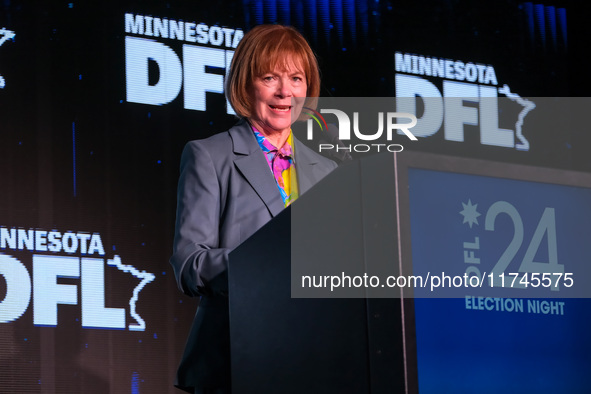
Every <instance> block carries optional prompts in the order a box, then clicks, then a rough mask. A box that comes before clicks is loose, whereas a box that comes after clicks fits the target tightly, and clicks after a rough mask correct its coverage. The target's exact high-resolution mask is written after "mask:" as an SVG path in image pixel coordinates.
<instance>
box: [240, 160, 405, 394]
mask: <svg viewBox="0 0 591 394" xmlns="http://www.w3.org/2000/svg"><path fill="white" fill-rule="evenodd" d="M394 161H395V159H394V156H393V155H392V154H379V155H375V156H370V157H367V158H364V159H363V160H359V161H355V162H350V163H348V164H346V165H343V166H341V167H339V168H337V169H336V170H335V171H334V172H333V173H331V174H330V175H329V176H327V177H326V178H325V179H323V180H322V181H321V182H319V183H318V184H317V185H315V186H314V187H313V188H312V189H311V190H310V191H308V192H307V193H306V194H304V195H303V196H301V197H300V198H299V199H298V200H297V201H295V202H294V203H293V204H292V205H291V206H290V207H288V208H287V209H285V210H284V211H283V212H281V213H280V214H279V215H278V216H277V217H275V218H274V219H273V220H272V221H271V222H269V223H267V225H265V226H264V227H263V228H261V229H260V230H259V231H258V232H257V233H255V234H254V235H253V236H252V237H251V238H250V239H249V240H247V241H246V242H244V243H243V244H242V245H240V246H239V247H238V248H237V249H235V250H234V251H233V252H232V253H231V254H230V266H229V269H228V275H229V294H230V336H231V361H232V392H233V393H235V394H241V393H244V394H246V393H258V394H265V393H269V394H271V393H273V394H276V393H281V394H288V393H294V394H295V393H298V394H301V393H306V394H313V393H339V394H344V393H355V394H361V393H372V394H376V393H401V392H405V364H404V342H403V323H402V316H401V315H402V308H401V300H400V299H399V298H384V296H383V294H380V289H373V288H370V289H366V288H364V287H363V286H362V287H354V288H349V289H346V290H343V289H335V291H333V292H330V289H328V290H327V289H326V288H314V287H313V286H312V288H306V289H304V290H305V291H304V292H303V293H301V294H300V295H299V296H298V297H303V298H292V286H293V287H294V290H298V291H300V292H302V289H301V281H300V278H301V276H302V275H316V277H318V278H320V277H321V275H322V274H325V275H341V274H342V273H346V274H347V275H350V276H354V275H363V274H364V273H371V274H372V275H382V276H384V277H385V276H387V275H398V274H399V257H398V256H399V253H398V233H397V228H398V217H397V211H396V207H397V204H396V190H395V188H396V182H395V163H394ZM390 176H391V178H390V179H388V178H389V177H390ZM292 267H293V268H292ZM292 277H293V278H295V279H294V281H293V284H292ZM298 286H300V289H298ZM372 292H373V293H372ZM294 294H295V292H294ZM327 294H328V295H330V296H332V298H326V297H325V296H326V295H327ZM318 297H324V298H318Z"/></svg>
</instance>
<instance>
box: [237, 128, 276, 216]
mask: <svg viewBox="0 0 591 394" xmlns="http://www.w3.org/2000/svg"><path fill="white" fill-rule="evenodd" d="M229 133H230V137H231V138H232V142H233V144H234V154H235V159H234V164H235V165H236V167H237V168H238V170H239V171H240V172H241V173H242V175H243V176H244V178H245V179H246V181H247V182H248V183H249V184H250V185H251V186H252V188H253V189H254V190H255V191H256V193H257V194H258V195H259V197H260V198H261V200H263V202H264V203H265V205H266V206H267V208H268V209H269V212H271V215H273V216H276V215H277V214H278V213H279V212H281V211H282V210H283V208H285V206H284V204H283V199H282V198H281V194H280V193H279V189H278V188H277V185H276V184H275V180H274V179H273V175H272V174H271V171H270V170H269V165H268V164H267V161H266V160H265V156H264V155H263V152H262V151H261V148H260V147H259V145H258V143H257V141H256V139H255V138H254V134H253V132H252V130H251V128H250V125H249V124H248V123H247V122H246V121H242V122H240V123H238V124H237V125H236V126H234V127H232V128H231V129H230V130H229Z"/></svg>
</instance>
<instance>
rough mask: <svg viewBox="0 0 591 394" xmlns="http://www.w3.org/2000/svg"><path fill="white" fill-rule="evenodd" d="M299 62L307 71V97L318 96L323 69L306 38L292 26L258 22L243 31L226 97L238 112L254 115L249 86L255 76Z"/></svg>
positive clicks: (234, 58) (231, 70)
mask: <svg viewBox="0 0 591 394" xmlns="http://www.w3.org/2000/svg"><path fill="white" fill-rule="evenodd" d="M292 62H293V63H295V64H299V65H301V67H302V68H303V70H302V71H303V72H304V74H305V75H306V84H307V92H306V96H307V97H318V94H319V93H320V72H319V71H318V61H317V60H316V56H315V55H314V52H312V49H311V48H310V45H308V42H307V41H306V39H305V38H304V37H303V36H302V35H301V34H300V32H298V31H297V30H296V29H294V28H293V27H291V26H283V25H259V26H256V27H254V28H253V29H252V30H250V31H249V32H248V33H246V34H245V35H244V37H243V38H242V40H240V43H239V44H238V47H237V48H236V52H235V53H234V57H233V58H232V64H231V66H230V71H229V72H228V76H227V79H226V98H227V99H228V102H229V103H230V105H231V106H232V108H234V111H235V112H236V114H237V115H238V116H241V117H245V118H249V117H250V116H251V114H252V113H251V111H252V106H251V94H250V91H249V89H251V87H252V82H253V81H254V78H255V77H258V76H261V75H263V74H265V73H268V72H270V71H273V70H275V68H276V67H279V68H283V69H288V68H289V66H291V63H292Z"/></svg>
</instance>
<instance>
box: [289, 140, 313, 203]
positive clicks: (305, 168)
mask: <svg viewBox="0 0 591 394" xmlns="http://www.w3.org/2000/svg"><path fill="white" fill-rule="evenodd" d="M294 145H295V155H296V173H297V176H298V188H299V194H300V195H302V194H304V193H305V192H307V191H308V190H309V189H310V188H311V187H312V186H314V184H315V183H316V182H317V181H318V179H316V177H315V176H314V166H315V165H316V164H317V163H318V159H317V158H316V157H314V156H312V155H310V154H308V153H309V152H310V151H309V150H308V149H306V146H305V145H304V144H303V143H302V142H300V141H299V140H298V139H296V138H295V136H294Z"/></svg>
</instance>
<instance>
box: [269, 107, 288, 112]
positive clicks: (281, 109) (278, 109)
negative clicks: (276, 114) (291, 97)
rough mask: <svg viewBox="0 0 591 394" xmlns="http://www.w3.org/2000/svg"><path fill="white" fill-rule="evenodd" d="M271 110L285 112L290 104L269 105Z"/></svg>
mask: <svg viewBox="0 0 591 394" xmlns="http://www.w3.org/2000/svg"><path fill="white" fill-rule="evenodd" d="M269 107H271V109H272V110H275V111H281V112H287V111H289V110H290V109H291V105H269Z"/></svg>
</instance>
